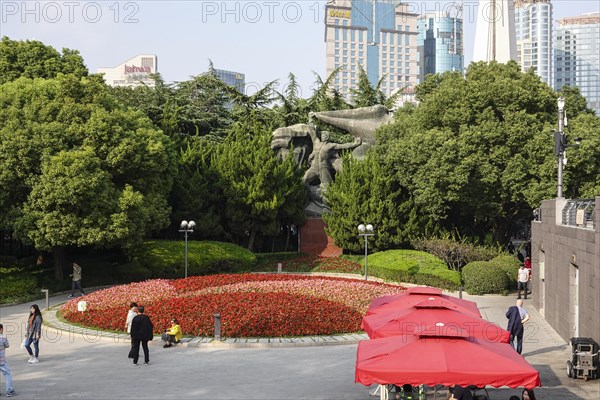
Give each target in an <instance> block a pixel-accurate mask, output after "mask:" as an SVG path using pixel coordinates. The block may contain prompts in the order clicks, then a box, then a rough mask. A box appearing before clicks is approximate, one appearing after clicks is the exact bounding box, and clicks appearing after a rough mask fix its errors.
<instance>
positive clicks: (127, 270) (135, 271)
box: [115, 261, 152, 283]
mask: <svg viewBox="0 0 600 400" xmlns="http://www.w3.org/2000/svg"><path fill="white" fill-rule="evenodd" d="M115 273H116V275H117V278H118V279H119V281H120V282H126V283H129V282H141V281H145V280H147V279H150V278H151V277H152V271H150V270H149V269H148V268H146V267H143V266H141V265H140V264H138V263H137V262H134V261H133V262H129V263H127V264H122V265H119V266H118V267H116V269H115Z"/></svg>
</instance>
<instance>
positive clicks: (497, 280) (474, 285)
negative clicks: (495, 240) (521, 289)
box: [462, 255, 520, 295]
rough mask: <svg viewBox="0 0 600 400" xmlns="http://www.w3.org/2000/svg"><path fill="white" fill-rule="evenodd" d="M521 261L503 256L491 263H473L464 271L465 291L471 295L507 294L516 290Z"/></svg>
mask: <svg viewBox="0 0 600 400" xmlns="http://www.w3.org/2000/svg"><path fill="white" fill-rule="evenodd" d="M519 264H520V263H519V261H518V260H517V259H516V258H514V257H513V256H506V255H501V256H498V257H495V258H493V259H492V260H490V261H473V262H470V263H469V264H467V265H465V266H464V267H463V269H462V279H463V283H464V286H465V290H466V291H467V292H469V293H470V294H477V295H481V294H491V293H503V294H505V293H507V292H508V291H511V290H514V289H515V288H516V285H517V284H516V280H517V271H518V269H519Z"/></svg>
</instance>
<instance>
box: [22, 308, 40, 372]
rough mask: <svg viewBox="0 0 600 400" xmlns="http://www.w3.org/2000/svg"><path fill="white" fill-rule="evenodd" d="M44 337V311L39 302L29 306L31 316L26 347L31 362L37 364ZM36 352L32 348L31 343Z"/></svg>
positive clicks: (28, 323) (28, 322)
mask: <svg viewBox="0 0 600 400" xmlns="http://www.w3.org/2000/svg"><path fill="white" fill-rule="evenodd" d="M41 337H42V312H41V311H40V308H39V307H38V305H37V304H33V305H32V306H31V307H30V308H29V318H28V319H27V331H26V333H25V349H26V350H27V352H28V353H29V360H27V362H28V363H29V364H37V363H39V362H40V360H39V359H38V357H39V354H40V338H41ZM32 344H33V349H34V350H35V353H34V352H33V351H32V350H31V345H32Z"/></svg>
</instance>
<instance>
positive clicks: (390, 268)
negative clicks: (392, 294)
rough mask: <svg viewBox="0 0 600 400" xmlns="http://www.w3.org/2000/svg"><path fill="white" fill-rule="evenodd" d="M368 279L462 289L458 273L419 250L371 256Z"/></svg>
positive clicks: (381, 253) (388, 252) (397, 251)
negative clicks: (371, 277)
mask: <svg viewBox="0 0 600 400" xmlns="http://www.w3.org/2000/svg"><path fill="white" fill-rule="evenodd" d="M363 266H364V262H363ZM369 275H372V276H376V277H379V278H382V279H384V280H391V281H396V282H408V283H415V284H419V285H429V286H436V287H440V288H444V289H453V290H455V289H458V287H459V286H460V274H459V273H458V272H457V271H452V270H449V269H448V267H447V266H446V264H445V263H444V261H442V260H441V259H439V258H438V257H436V256H434V255H432V254H428V253H425V252H422V251H416V250H388V251H383V252H379V253H374V254H372V255H370V256H369Z"/></svg>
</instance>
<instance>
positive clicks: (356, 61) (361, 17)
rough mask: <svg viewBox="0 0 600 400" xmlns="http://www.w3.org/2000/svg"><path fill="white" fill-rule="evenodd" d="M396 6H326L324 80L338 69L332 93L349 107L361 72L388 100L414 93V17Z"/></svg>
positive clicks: (375, 2)
mask: <svg viewBox="0 0 600 400" xmlns="http://www.w3.org/2000/svg"><path fill="white" fill-rule="evenodd" d="M409 11H410V10H409V7H408V5H407V4H406V3H401V2H400V1H398V0H336V1H334V2H328V3H327V6H326V18H325V43H326V49H327V76H329V75H330V74H331V73H332V72H333V71H334V70H336V69H337V68H340V67H341V68H342V69H341V71H340V72H339V73H338V75H337V77H336V78H335V80H334V87H335V88H336V89H337V90H339V92H340V93H341V94H342V95H343V96H344V97H345V98H346V100H348V101H352V96H351V91H350V89H351V88H356V85H357V83H358V76H359V71H360V67H359V66H362V67H363V69H364V70H365V71H366V73H367V75H368V77H369V81H370V82H371V84H372V85H373V86H376V85H377V83H378V82H379V80H380V79H381V78H383V81H382V84H381V89H382V91H383V92H384V93H385V94H386V95H387V96H390V95H392V94H393V93H395V92H396V91H398V90H403V89H405V88H414V86H415V85H416V84H417V83H418V76H417V72H418V69H417V62H418V54H417V31H416V25H417V16H418V14H414V13H411V12H409Z"/></svg>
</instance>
